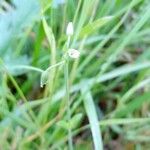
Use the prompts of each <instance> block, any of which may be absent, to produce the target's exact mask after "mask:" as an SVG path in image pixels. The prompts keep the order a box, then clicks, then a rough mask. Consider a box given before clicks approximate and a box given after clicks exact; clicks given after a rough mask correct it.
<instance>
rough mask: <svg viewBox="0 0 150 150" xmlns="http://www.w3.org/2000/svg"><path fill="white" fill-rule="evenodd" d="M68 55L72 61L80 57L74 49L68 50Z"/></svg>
mask: <svg viewBox="0 0 150 150" xmlns="http://www.w3.org/2000/svg"><path fill="white" fill-rule="evenodd" d="M68 55H69V57H71V58H73V59H77V58H79V57H80V52H79V51H78V50H75V49H69V50H68Z"/></svg>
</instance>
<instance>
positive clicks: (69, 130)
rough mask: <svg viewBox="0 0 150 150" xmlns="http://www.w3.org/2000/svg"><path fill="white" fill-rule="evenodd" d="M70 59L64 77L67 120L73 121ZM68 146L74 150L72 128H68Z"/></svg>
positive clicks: (70, 149)
mask: <svg viewBox="0 0 150 150" xmlns="http://www.w3.org/2000/svg"><path fill="white" fill-rule="evenodd" d="M68 64H69V62H68V57H66V58H65V65H64V75H65V86H66V101H67V120H68V122H70V120H71V110H70V100H69V71H68ZM68 145H69V150H73V140H72V131H71V127H70V126H69V128H68Z"/></svg>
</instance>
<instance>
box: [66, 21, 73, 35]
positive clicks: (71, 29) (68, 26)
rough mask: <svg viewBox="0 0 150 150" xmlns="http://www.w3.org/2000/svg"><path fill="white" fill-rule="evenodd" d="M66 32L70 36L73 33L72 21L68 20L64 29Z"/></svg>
mask: <svg viewBox="0 0 150 150" xmlns="http://www.w3.org/2000/svg"><path fill="white" fill-rule="evenodd" d="M66 34H67V35H68V36H71V35H73V23H72V22H69V23H68V25H67V30H66Z"/></svg>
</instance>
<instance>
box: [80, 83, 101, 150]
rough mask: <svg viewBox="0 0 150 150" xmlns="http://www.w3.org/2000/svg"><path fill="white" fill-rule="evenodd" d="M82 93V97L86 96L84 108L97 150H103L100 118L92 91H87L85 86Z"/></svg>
mask: <svg viewBox="0 0 150 150" xmlns="http://www.w3.org/2000/svg"><path fill="white" fill-rule="evenodd" d="M81 92H82V95H84V100H83V101H84V107H85V111H86V113H87V116H88V119H89V122H90V127H91V131H92V136H93V141H94V147H95V150H102V149H103V144H102V137H101V131H100V128H99V122H98V117H97V114H96V109H95V106H94V102H93V98H92V95H91V93H90V91H87V90H86V87H85V86H84V88H82V90H81Z"/></svg>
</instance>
